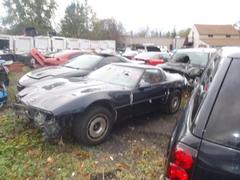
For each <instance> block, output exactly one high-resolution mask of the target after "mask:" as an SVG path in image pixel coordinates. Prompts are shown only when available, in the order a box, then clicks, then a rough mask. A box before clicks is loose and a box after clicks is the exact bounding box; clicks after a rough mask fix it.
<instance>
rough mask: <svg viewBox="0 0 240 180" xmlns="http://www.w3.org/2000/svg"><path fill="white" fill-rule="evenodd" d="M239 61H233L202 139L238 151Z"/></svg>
mask: <svg viewBox="0 0 240 180" xmlns="http://www.w3.org/2000/svg"><path fill="white" fill-rule="evenodd" d="M239 69H240V61H239V60H233V62H232V64H231V66H230V68H229V70H228V73H227V75H226V77H225V79H224V82H223V84H222V87H221V89H220V91H219V94H218V97H217V100H216V102H215V105H214V107H213V110H212V113H211V115H210V118H209V121H208V124H207V127H206V132H205V134H204V138H205V139H208V140H210V141H213V142H216V143H218V144H223V145H225V146H229V147H233V148H237V149H240V96H239V92H240V81H239Z"/></svg>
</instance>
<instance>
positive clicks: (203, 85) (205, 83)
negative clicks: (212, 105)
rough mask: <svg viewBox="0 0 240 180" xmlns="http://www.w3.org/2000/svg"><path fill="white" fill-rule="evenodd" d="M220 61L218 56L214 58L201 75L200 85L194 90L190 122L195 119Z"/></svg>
mask: <svg viewBox="0 0 240 180" xmlns="http://www.w3.org/2000/svg"><path fill="white" fill-rule="evenodd" d="M220 61H221V57H220V56H218V55H217V56H216V57H214V59H213V60H212V61H211V62H210V64H209V65H208V67H207V68H206V70H205V71H204V73H203V76H202V79H201V81H200V84H199V86H198V88H197V89H196V96H195V98H194V104H193V112H192V120H193V119H194V118H195V116H196V113H197V111H198V109H199V108H200V106H201V104H202V102H203V100H204V98H205V97H206V95H207V92H208V89H209V87H210V86H211V83H212V81H213V78H214V76H215V74H216V72H217V70H218V65H219V63H220Z"/></svg>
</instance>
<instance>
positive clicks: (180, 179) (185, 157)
mask: <svg viewBox="0 0 240 180" xmlns="http://www.w3.org/2000/svg"><path fill="white" fill-rule="evenodd" d="M196 156H197V151H196V150H194V149H193V148H191V147H189V146H187V145H185V144H182V143H179V144H177V146H176V148H175V149H174V150H173V151H172V154H171V159H170V162H169V165H168V171H167V177H168V178H169V179H170V180H188V179H189V178H190V176H191V174H192V169H193V165H194V162H195V159H196Z"/></svg>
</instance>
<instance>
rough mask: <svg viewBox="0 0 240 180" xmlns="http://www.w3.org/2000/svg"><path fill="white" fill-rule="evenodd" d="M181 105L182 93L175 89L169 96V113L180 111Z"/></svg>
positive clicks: (167, 108)
mask: <svg viewBox="0 0 240 180" xmlns="http://www.w3.org/2000/svg"><path fill="white" fill-rule="evenodd" d="M180 105H181V93H180V91H174V92H172V93H171V94H170V96H169V97H168V102H167V107H166V111H167V113H168V114H174V113H176V112H177V111H178V109H179V107H180Z"/></svg>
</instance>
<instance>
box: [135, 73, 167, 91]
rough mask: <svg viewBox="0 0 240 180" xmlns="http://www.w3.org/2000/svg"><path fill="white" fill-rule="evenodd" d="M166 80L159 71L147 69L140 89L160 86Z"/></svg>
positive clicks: (140, 83)
mask: <svg viewBox="0 0 240 180" xmlns="http://www.w3.org/2000/svg"><path fill="white" fill-rule="evenodd" d="M163 80H164V78H163V76H162V73H161V71H160V70H158V69H147V70H146V71H145V72H144V74H143V76H142V79H141V80H140V82H139V85H140V87H141V86H146V85H153V84H158V83H160V82H162V81H163Z"/></svg>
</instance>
